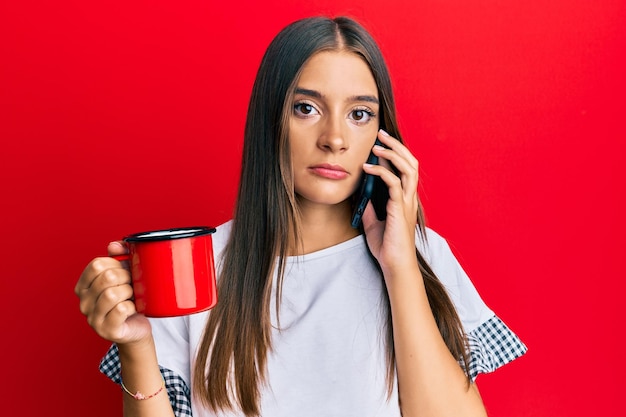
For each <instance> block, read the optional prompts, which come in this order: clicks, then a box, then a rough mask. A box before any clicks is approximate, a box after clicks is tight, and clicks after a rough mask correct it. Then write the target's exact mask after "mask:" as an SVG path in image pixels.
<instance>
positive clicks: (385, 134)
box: [380, 129, 391, 136]
mask: <svg viewBox="0 0 626 417" xmlns="http://www.w3.org/2000/svg"><path fill="white" fill-rule="evenodd" d="M380 133H382V134H383V136H391V135H390V134H389V133H387V132H385V130H384V129H380Z"/></svg>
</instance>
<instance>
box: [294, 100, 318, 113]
mask: <svg viewBox="0 0 626 417" xmlns="http://www.w3.org/2000/svg"><path fill="white" fill-rule="evenodd" d="M293 108H294V110H295V112H296V113H298V114H301V115H304V116H310V115H313V114H317V110H316V109H315V107H313V106H312V105H310V104H307V103H297V104H296V105H294V106H293Z"/></svg>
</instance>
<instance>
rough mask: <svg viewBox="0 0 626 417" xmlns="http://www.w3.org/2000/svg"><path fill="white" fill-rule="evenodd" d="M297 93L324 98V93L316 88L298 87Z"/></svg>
mask: <svg viewBox="0 0 626 417" xmlns="http://www.w3.org/2000/svg"><path fill="white" fill-rule="evenodd" d="M296 94H302V95H303V96H309V97H314V98H322V93H320V92H319V91H315V90H309V89H306V88H300V87H298V88H296Z"/></svg>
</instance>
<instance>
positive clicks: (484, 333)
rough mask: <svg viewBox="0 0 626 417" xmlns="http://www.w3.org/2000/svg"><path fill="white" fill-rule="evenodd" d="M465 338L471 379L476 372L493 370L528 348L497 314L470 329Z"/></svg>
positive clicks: (473, 378) (476, 374)
mask: <svg viewBox="0 0 626 417" xmlns="http://www.w3.org/2000/svg"><path fill="white" fill-rule="evenodd" d="M467 339H468V342H469V349H470V363H469V374H470V377H471V379H472V381H473V380H475V379H476V377H477V376H478V374H481V373H489V372H493V371H495V370H496V369H498V368H499V367H501V366H502V365H506V364H507V363H509V362H511V361H512V360H514V359H516V358H519V357H520V356H522V355H523V354H525V353H526V351H527V350H528V349H527V348H526V346H525V345H524V344H523V343H522V341H521V340H520V339H519V338H518V337H517V336H516V335H515V334H514V333H513V332H512V331H511V330H510V329H509V328H508V327H507V326H506V324H504V323H503V322H502V320H500V319H499V318H498V317H497V316H493V317H492V318H490V319H489V320H487V321H486V322H484V323H483V324H481V325H480V326H478V328H476V329H474V330H473V331H471V332H470V333H469V334H468V335H467Z"/></svg>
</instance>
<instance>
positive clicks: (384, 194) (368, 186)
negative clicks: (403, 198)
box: [352, 139, 389, 229]
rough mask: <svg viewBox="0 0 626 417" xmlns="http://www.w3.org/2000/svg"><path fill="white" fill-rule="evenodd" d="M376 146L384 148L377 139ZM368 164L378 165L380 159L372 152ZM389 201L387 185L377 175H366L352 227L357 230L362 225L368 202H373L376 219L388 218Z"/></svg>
mask: <svg viewBox="0 0 626 417" xmlns="http://www.w3.org/2000/svg"><path fill="white" fill-rule="evenodd" d="M375 144H376V145H380V146H384V145H383V144H382V142H381V141H379V140H378V139H376V143H375ZM367 163H368V164H372V165H377V164H378V157H377V156H376V155H374V153H373V152H370V156H369V157H368V158H367ZM388 200H389V189H388V188H387V184H385V182H384V181H383V180H382V179H380V177H379V176H377V175H371V174H364V175H363V180H362V182H361V186H360V188H359V192H358V193H357V199H356V200H355V206H354V213H353V214H352V227H354V228H355V229H356V228H358V227H359V226H360V225H361V218H362V217H363V212H364V211H365V207H366V206H367V202H368V201H371V202H372V206H373V207H374V211H375V212H376V217H377V218H378V220H381V221H382V220H385V219H386V218H387V201H388Z"/></svg>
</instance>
